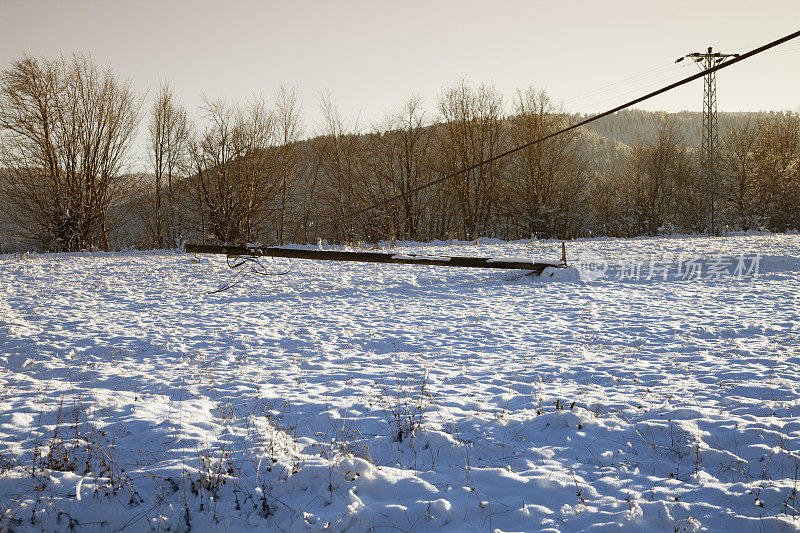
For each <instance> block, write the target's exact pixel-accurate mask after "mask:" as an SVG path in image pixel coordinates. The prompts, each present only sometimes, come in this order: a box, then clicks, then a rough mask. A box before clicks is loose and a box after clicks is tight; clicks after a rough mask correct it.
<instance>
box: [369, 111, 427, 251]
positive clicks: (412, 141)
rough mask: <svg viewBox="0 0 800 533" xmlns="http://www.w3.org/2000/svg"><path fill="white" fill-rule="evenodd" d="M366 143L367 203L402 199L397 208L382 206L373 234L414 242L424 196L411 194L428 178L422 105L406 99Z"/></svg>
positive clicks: (395, 205)
mask: <svg viewBox="0 0 800 533" xmlns="http://www.w3.org/2000/svg"><path fill="white" fill-rule="evenodd" d="M368 141H369V142H368V147H367V150H368V154H367V157H366V162H365V164H366V165H367V166H368V170H369V173H370V175H371V176H372V179H371V180H370V181H369V183H368V191H369V192H368V194H369V200H370V202H371V203H376V202H381V201H384V200H386V199H388V198H391V197H395V196H397V195H402V198H401V199H400V200H398V201H397V203H396V204H393V205H386V206H384V208H383V212H382V213H380V214H379V216H378V217H377V218H378V220H379V221H380V222H379V224H378V228H376V231H377V233H378V234H380V235H383V236H387V237H392V236H393V237H403V238H406V239H412V240H415V239H417V238H418V236H419V230H420V228H419V226H420V221H421V218H422V215H423V211H424V208H425V205H424V202H423V198H424V196H423V194H422V193H421V192H412V191H413V190H414V189H415V188H416V187H418V186H419V185H421V184H422V183H424V182H425V181H428V180H429V179H430V176H431V163H430V156H431V151H432V130H431V128H430V127H428V125H427V124H426V123H425V114H424V111H423V110H422V101H421V100H420V99H419V98H418V97H411V98H409V99H408V100H407V101H406V103H405V104H404V106H403V108H402V109H401V110H400V111H398V112H397V113H394V114H391V115H388V116H387V117H386V119H385V120H384V122H383V123H382V124H381V125H380V126H376V127H374V128H373V133H372V134H371V135H370V136H369V137H368ZM398 207H399V209H398Z"/></svg>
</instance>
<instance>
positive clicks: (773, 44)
mask: <svg viewBox="0 0 800 533" xmlns="http://www.w3.org/2000/svg"><path fill="white" fill-rule="evenodd" d="M797 37H800V31H796V32H794V33H790V34H789V35H786V36H784V37H781V38H780V39H776V40H775V41H772V42H770V43H767V44H765V45H763V46H759V47H758V48H755V49H753V50H750V51H749V52H747V53H744V54H741V55H740V56H738V57H734V58H733V59H731V60H730V61H725V62H724V63H717V64H714V65H712V66H711V67H710V68H708V69H706V70H703V71H701V72H698V73H697V74H694V75H692V76H689V77H686V78H683V79H682V80H679V81H676V82H675V83H671V84H670V85H667V86H666V87H662V88H661V89H658V90H656V91H653V92H651V93H648V94H646V95H644V96H640V97H639V98H636V99H634V100H631V101H630V102H626V103H624V104H622V105H618V106H617V107H615V108H613V109H609V110H608V111H604V112H602V113H600V114H598V115H594V116H593V117H589V118H587V119H585V120H581V121H579V122H576V123H575V124H572V125H571V126H567V127H566V128H563V129H560V130H558V131H556V132H553V133H550V134H548V135H545V136H544V137H539V138H538V139H534V140H533V141H530V142H527V143H525V144H522V145H520V146H517V147H516V148H512V149H511V150H507V151H505V152H503V153H501V154H497V155H495V156H493V157H490V158H488V159H485V160H483V161H481V162H479V163H475V164H474V165H470V166H468V167H465V168H462V169H461V170H458V171H456V172H452V173H450V174H447V175H445V176H442V177H440V178H437V179H435V180H432V181H429V182H427V183H424V184H422V185H419V186H417V187H414V188H413V189H411V190H409V191H406V192H404V193H401V194H398V195H396V196H392V197H391V198H388V199H386V200H381V201H380V202H376V203H374V204H372V205H369V206H367V207H362V208H361V209H357V210H355V211H352V212H350V213H348V214H347V215H345V216H342V217H338V218H335V219H333V220H330V221H328V222H324V223H322V224H320V225H319V226H317V227H318V228H324V227H328V226H333V225H335V224H338V223H339V222H342V221H344V220H348V219H351V218H353V217H356V216H358V215H361V214H363V213H366V212H367V211H371V210H373V209H377V208H378V207H383V206H384V205H387V204H390V203H393V202H396V201H397V200H401V199H403V198H405V197H407V196H411V195H412V194H416V193H418V192H420V191H422V190H425V189H427V188H428V187H433V186H434V185H438V184H439V183H442V182H445V181H447V180H449V179H452V178H455V177H456V176H460V175H461V174H466V173H467V172H470V171H472V170H475V169H477V168H480V167H482V166H484V165H488V164H489V163H493V162H495V161H497V160H498V159H501V158H503V157H506V156H508V155H511V154H513V153H516V152H519V151H520V150H524V149H525V148H529V147H531V146H533V145H535V144H539V143H541V142H544V141H546V140H548V139H552V138H553V137H556V136H558V135H561V134H563V133H566V132H568V131H572V130H574V129H576V128H580V127H581V126H585V125H586V124H589V123H590V122H594V121H595V120H600V119H601V118H604V117H607V116H609V115H613V114H614V113H616V112H617V111H622V110H623V109H625V108H627V107H631V106H632V105H636V104H638V103H639V102H644V101H645V100H649V99H650V98H653V97H654V96H658V95H659V94H662V93H665V92H667V91H671V90H672V89H675V88H677V87H680V86H681V85H685V84H687V83H689V82H692V81H694V80H697V79H700V78H702V77H703V76H707V75H708V74H711V73H713V72H717V71H718V70H721V69H723V68H726V67H729V66H731V65H733V64H735V63H739V62H740V61H744V60H745V59H748V58H750V57H753V56H754V55H756V54H760V53H761V52H764V51H765V50H769V49H770V48H774V47H776V46H778V45H780V44H783V43H785V42H787V41H790V40H792V39H795V38H797Z"/></svg>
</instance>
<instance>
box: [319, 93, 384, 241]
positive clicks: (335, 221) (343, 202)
mask: <svg viewBox="0 0 800 533" xmlns="http://www.w3.org/2000/svg"><path fill="white" fill-rule="evenodd" d="M320 107H321V110H322V114H323V120H324V125H323V132H322V136H321V138H320V140H319V142H318V143H315V145H314V146H315V148H316V149H317V150H318V154H317V157H318V158H319V163H320V177H321V180H322V182H323V183H322V187H320V189H319V196H320V197H319V202H320V204H321V205H320V207H321V208H322V209H321V213H320V214H321V215H322V216H323V217H324V218H325V219H327V220H330V221H332V223H331V231H332V234H331V236H333V237H334V238H336V239H339V240H341V241H352V240H353V239H354V238H355V237H356V235H357V234H358V233H359V232H358V230H359V229H362V228H364V226H365V224H364V223H363V217H359V218H358V219H354V218H353V216H352V215H353V213H354V211H356V210H357V209H358V208H359V207H361V206H362V205H363V203H364V202H363V198H364V191H363V188H362V186H363V175H362V169H361V163H362V160H363V149H364V147H363V143H362V138H361V132H360V129H361V128H360V125H359V123H358V121H357V120H354V121H352V122H351V123H349V124H348V123H347V121H346V120H345V119H344V118H343V117H342V115H341V114H340V113H339V110H338V109H337V108H336V106H335V105H334V103H333V101H332V100H331V98H330V97H329V96H328V95H323V96H322V98H321V100H320ZM365 216H366V217H370V216H373V215H372V214H371V213H367V214H366V215H365Z"/></svg>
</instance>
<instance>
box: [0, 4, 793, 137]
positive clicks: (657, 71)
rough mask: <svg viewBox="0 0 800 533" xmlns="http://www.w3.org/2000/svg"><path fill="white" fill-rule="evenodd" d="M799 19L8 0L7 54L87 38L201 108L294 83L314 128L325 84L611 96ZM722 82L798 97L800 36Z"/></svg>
mask: <svg viewBox="0 0 800 533" xmlns="http://www.w3.org/2000/svg"><path fill="white" fill-rule="evenodd" d="M799 27H800V0H777V1H771V0H763V1H753V0H750V1H744V0H731V1H702V0H694V1H682V0H680V1H675V0H670V1H658V2H654V1H646V0H635V1H633V0H625V1H615V0H604V1H600V0H595V1H586V0H576V1H558V0H548V1H538V0H537V1H533V0H531V1H503V0H496V1H489V0H485V1H483V2H478V1H471V0H469V1H468V0H461V1H450V0H448V1H434V0H429V1H427V2H425V1H418V0H402V1H395V2H384V1H379V0H372V1H332V0H329V1H294V2H292V1H289V0H283V1H261V2H256V1H226V2H222V1H220V2H211V1H207V0H195V1H192V2H189V1H169V0H161V1H150V0H146V1H133V0H128V1H126V2H121V1H114V0H104V1H89V0H75V1H70V2H67V1H36V0H0V66H1V67H2V68H7V67H8V66H9V65H10V62H11V61H12V60H14V59H16V58H19V57H21V56H22V55H24V54H29V55H34V56H43V57H47V58H56V57H58V56H59V55H62V54H63V55H69V54H72V53H82V54H88V55H91V56H92V58H93V59H94V60H95V62H96V63H98V64H100V65H103V66H105V65H110V66H111V67H112V68H113V70H114V71H115V72H116V73H117V74H118V75H119V76H120V77H122V78H127V79H130V80H131V82H132V84H133V87H134V89H135V90H136V91H137V92H138V93H140V94H147V95H148V98H147V100H146V101H145V105H144V109H145V110H147V109H148V107H149V104H150V101H151V100H152V96H153V94H154V93H155V92H156V91H157V89H158V86H159V85H160V83H161V82H163V81H169V82H170V84H171V85H172V87H173V89H174V91H175V93H176V96H177V97H178V99H179V100H180V101H181V102H182V103H183V104H184V105H185V106H186V107H187V109H189V111H190V112H191V113H195V112H196V110H197V108H198V106H199V105H200V103H201V99H202V96H203V94H205V95H208V96H209V97H211V98H216V97H223V98H226V99H228V100H229V101H230V102H244V101H245V100H246V99H247V98H248V97H250V96H252V95H253V94H258V93H263V95H264V96H265V97H267V98H271V97H272V95H273V93H274V92H275V90H276V88H277V87H278V85H279V84H281V83H283V84H285V85H288V86H292V85H294V86H296V87H297V88H298V90H299V92H300V96H301V103H302V106H303V118H304V122H305V124H306V126H305V130H306V133H307V134H311V133H313V132H314V128H315V123H316V122H317V121H318V120H319V111H318V107H319V106H318V103H319V97H320V94H321V92H322V91H328V92H329V93H330V95H331V96H332V98H333V100H334V102H335V103H336V104H337V105H338V107H339V108H340V110H341V111H342V113H343V114H344V115H345V116H348V117H355V116H359V117H360V119H361V122H362V123H363V124H364V125H366V126H369V125H370V124H372V123H375V122H377V121H380V119H381V118H382V117H383V116H384V115H385V114H386V113H387V112H389V111H392V110H394V109H397V108H398V107H399V106H400V105H401V104H402V102H403V101H404V100H406V99H407V98H408V97H409V96H411V95H412V94H416V95H419V96H420V97H421V98H422V99H423V100H424V101H425V103H426V105H427V109H428V115H429V116H430V117H431V118H432V117H434V116H435V113H436V98H437V95H439V94H440V93H441V92H442V90H443V89H444V88H447V87H449V86H452V85H453V84H455V83H457V82H458V81H459V80H460V79H461V78H466V79H467V80H468V81H469V82H471V83H475V84H477V83H482V82H486V83H490V84H494V85H495V87H496V88H497V89H499V90H500V91H501V92H502V93H503V94H504V95H505V97H506V101H507V102H510V100H511V99H512V98H513V95H514V93H515V91H516V89H518V88H520V89H524V88H526V87H528V86H534V87H536V88H541V89H545V90H546V91H547V92H548V94H549V95H550V97H551V98H552V99H553V100H554V101H556V102H561V103H563V106H564V108H565V109H566V110H567V111H572V112H599V111H603V110H605V109H608V108H611V107H613V106H615V105H617V104H620V103H623V102H624V101H626V100H630V99H633V98H634V97H636V96H639V95H641V94H644V93H646V92H649V91H651V90H654V89H656V88H658V87H660V86H662V85H666V84H667V83H670V82H672V81H676V80H677V79H679V78H681V77H685V76H687V75H689V74H692V73H695V72H697V67H696V65H695V64H694V63H691V62H689V61H684V62H683V63H680V64H677V65H676V64H675V59H676V58H677V57H679V56H681V55H684V54H686V53H689V52H694V51H701V52H702V51H705V49H706V48H707V47H708V46H713V47H714V49H715V50H720V51H723V52H740V53H741V52H744V51H747V50H749V49H751V48H753V47H756V46H758V45H761V44H764V43H766V42H769V41H772V40H774V39H777V38H779V37H782V36H784V35H786V34H789V33H792V32H794V31H796V30H797V29H798V28H799ZM717 82H718V104H719V110H720V111H744V110H795V111H796V110H798V109H800V39H798V40H795V41H790V42H788V43H785V44H784V45H782V46H780V47H779V48H776V49H774V51H772V52H767V53H764V54H761V55H758V56H756V57H753V58H752V59H749V60H747V61H743V62H742V63H740V64H738V65H735V66H732V67H731V68H730V69H729V70H725V71H722V72H720V73H719V74H718V76H717ZM702 91H703V86H702V81H701V80H698V81H695V82H694V83H692V84H690V85H688V86H686V87H683V88H681V89H678V90H675V91H673V92H671V93H667V94H665V95H662V96H659V97H656V98H655V99H653V100H651V101H649V102H646V103H643V104H640V105H639V106H638V107H639V108H641V109H649V110H666V111H680V110H685V109H686V110H696V111H699V110H701V109H702ZM145 121H146V119H144V120H143V122H145ZM142 133H143V132H142ZM140 142H141V140H140Z"/></svg>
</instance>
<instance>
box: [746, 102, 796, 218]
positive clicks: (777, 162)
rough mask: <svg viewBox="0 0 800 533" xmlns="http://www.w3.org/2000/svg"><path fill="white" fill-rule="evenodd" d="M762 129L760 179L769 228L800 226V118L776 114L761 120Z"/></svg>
mask: <svg viewBox="0 0 800 533" xmlns="http://www.w3.org/2000/svg"><path fill="white" fill-rule="evenodd" d="M758 130H759V135H758V137H757V140H756V143H755V147H754V152H755V159H756V166H757V170H756V179H757V182H758V185H757V188H758V190H759V191H760V193H759V197H760V199H761V201H760V203H761V205H762V208H761V210H762V212H763V213H764V216H765V219H766V222H767V227H768V228H769V229H770V230H772V231H785V230H787V229H790V228H797V227H800V202H798V198H800V116H798V114H797V113H774V114H771V115H770V116H768V117H765V118H763V119H761V120H760V121H759V125H758Z"/></svg>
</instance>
